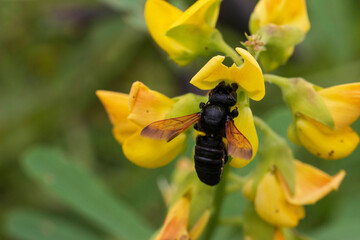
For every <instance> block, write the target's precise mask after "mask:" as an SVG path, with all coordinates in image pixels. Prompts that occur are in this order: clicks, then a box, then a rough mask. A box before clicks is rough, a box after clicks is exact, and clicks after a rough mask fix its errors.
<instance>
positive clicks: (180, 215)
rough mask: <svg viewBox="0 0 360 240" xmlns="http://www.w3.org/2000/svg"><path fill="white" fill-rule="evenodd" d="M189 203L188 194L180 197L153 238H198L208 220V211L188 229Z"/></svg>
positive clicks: (185, 239) (158, 239) (193, 239)
mask: <svg viewBox="0 0 360 240" xmlns="http://www.w3.org/2000/svg"><path fill="white" fill-rule="evenodd" d="M190 205H191V199H190V196H189V195H184V196H183V197H181V198H180V199H179V200H178V201H177V202H176V203H175V204H174V205H173V206H172V207H171V208H170V210H169V212H168V214H167V216H166V219H165V222H164V224H163V226H162V228H161V230H160V232H159V234H158V235H157V236H156V237H155V238H154V239H155V240H165V239H184V240H187V239H191V240H196V239H198V238H199V236H200V234H201V233H202V232H203V230H204V228H205V226H206V224H207V222H208V220H209V217H210V211H209V210H205V211H204V213H203V214H202V215H201V217H200V218H199V219H198V221H197V222H196V223H195V224H194V226H193V227H192V229H191V230H190V231H188V224H189V216H190Z"/></svg>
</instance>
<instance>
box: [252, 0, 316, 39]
mask: <svg viewBox="0 0 360 240" xmlns="http://www.w3.org/2000/svg"><path fill="white" fill-rule="evenodd" d="M251 21H255V22H254V23H251V25H252V26H254V27H253V28H252V29H251V30H252V33H255V32H256V31H257V29H258V28H259V27H262V26H265V25H268V24H275V25H290V26H295V27H298V28H299V29H301V30H302V31H303V32H307V31H309V29H310V22H309V17H308V14H307V10H306V2H305V0H260V1H259V2H258V4H257V5H256V7H255V9H254V12H253V14H252V16H251Z"/></svg>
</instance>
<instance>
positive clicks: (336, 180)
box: [279, 160, 345, 205]
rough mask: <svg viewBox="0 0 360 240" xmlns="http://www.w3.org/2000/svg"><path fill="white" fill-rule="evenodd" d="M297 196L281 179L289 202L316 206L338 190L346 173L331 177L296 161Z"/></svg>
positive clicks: (281, 179)
mask: <svg viewBox="0 0 360 240" xmlns="http://www.w3.org/2000/svg"><path fill="white" fill-rule="evenodd" d="M295 172H296V174H295V178H296V180H295V194H294V196H291V195H290V192H289V191H288V188H287V184H286V182H285V181H284V179H283V178H282V177H280V178H279V181H280V183H281V185H282V186H283V189H284V191H285V195H286V198H287V200H288V201H289V202H290V203H292V204H296V205H304V204H314V203H316V202H317V201H319V200H320V199H321V198H323V197H325V196H326V195H327V194H329V193H330V192H331V191H333V190H337V189H338V188H339V185H340V183H341V181H342V180H343V178H344V177H345V171H344V170H341V171H340V172H339V173H338V174H336V175H335V176H333V177H331V176H329V175H328V174H326V173H324V172H323V171H321V170H319V169H317V168H315V167H313V166H311V165H309V164H306V163H303V162H301V161H298V160H295Z"/></svg>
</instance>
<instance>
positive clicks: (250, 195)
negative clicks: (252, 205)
mask: <svg viewBox="0 0 360 240" xmlns="http://www.w3.org/2000/svg"><path fill="white" fill-rule="evenodd" d="M242 191H243V194H244V196H245V197H246V198H247V199H249V200H250V201H252V202H253V201H255V189H254V179H253V178H249V179H248V180H247V181H246V182H245V184H244V186H243V189H242Z"/></svg>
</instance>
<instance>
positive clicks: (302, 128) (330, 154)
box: [295, 116, 359, 159]
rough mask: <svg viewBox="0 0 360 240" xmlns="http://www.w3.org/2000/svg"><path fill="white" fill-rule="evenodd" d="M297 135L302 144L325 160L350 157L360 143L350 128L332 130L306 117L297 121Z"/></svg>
mask: <svg viewBox="0 0 360 240" xmlns="http://www.w3.org/2000/svg"><path fill="white" fill-rule="evenodd" d="M295 129H296V134H297V136H298V139H299V141H300V142H301V144H302V145H303V146H304V147H305V148H306V149H307V150H308V151H309V152H311V153H312V154H314V155H316V156H318V157H320V158H323V159H339V158H344V157H346V156H348V155H350V154H351V153H352V152H353V151H354V150H355V148H356V146H357V145H358V143H359V136H358V135H357V134H356V132H354V131H353V130H352V129H351V128H350V127H345V128H343V129H340V130H331V129H330V128H328V127H326V126H325V125H324V124H322V123H319V122H317V121H315V120H313V119H310V118H308V117H306V116H304V117H301V118H298V119H297V120H296V127H295Z"/></svg>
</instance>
